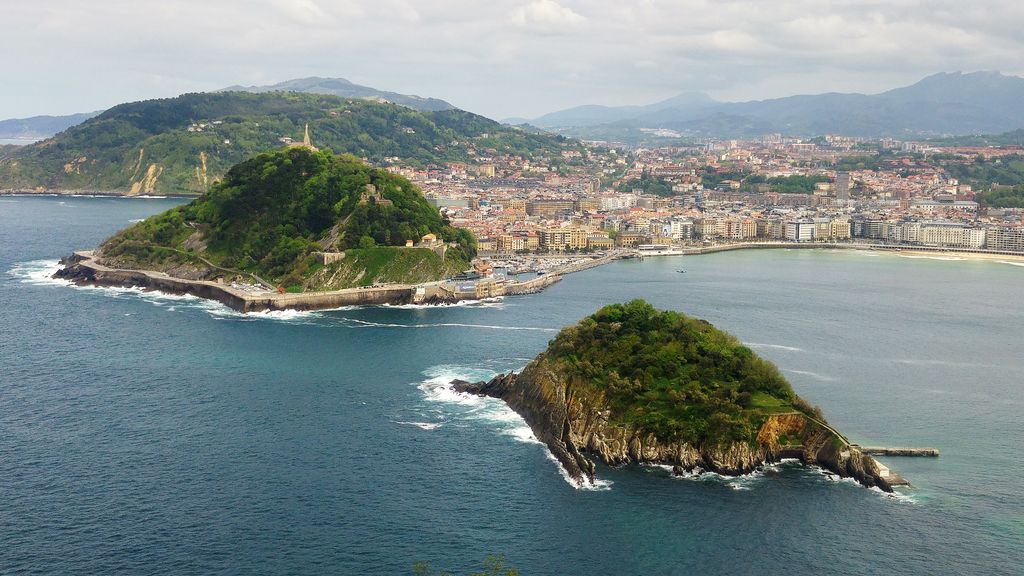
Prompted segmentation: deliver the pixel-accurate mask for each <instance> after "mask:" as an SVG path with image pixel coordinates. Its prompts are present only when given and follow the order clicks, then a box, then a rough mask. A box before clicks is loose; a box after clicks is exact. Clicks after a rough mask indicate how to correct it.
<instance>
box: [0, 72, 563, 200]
mask: <svg viewBox="0 0 1024 576" xmlns="http://www.w3.org/2000/svg"><path fill="white" fill-rule="evenodd" d="M306 125H308V126H309V130H310V133H311V135H312V141H313V143H314V144H315V145H316V146H318V147H321V148H329V149H331V150H334V151H337V152H344V153H349V154H353V155H355V156H357V157H361V158H365V159H367V160H368V161H370V162H372V163H374V164H377V165H382V164H388V163H400V164H404V165H413V166H427V165H431V164H440V163H444V162H473V161H474V159H475V158H477V157H479V156H494V155H499V154H512V155H518V156H522V157H525V158H528V159H534V158H538V157H548V158H558V157H560V153H561V151H562V150H564V149H581V148H580V146H581V145H580V144H579V143H577V142H575V141H571V140H568V139H566V138H563V137H559V136H551V135H542V134H534V133H528V132H526V131H523V130H518V129H516V128H511V127H507V126H503V125H501V124H498V123H497V122H494V121H493V120H489V119H487V118H484V117H482V116H477V115H476V114H471V113H469V112H465V111H462V110H441V111H435V112H417V111H415V110H411V109H409V108H406V107H403V106H399V105H396V104H390V103H379V102H372V101H368V100H345V99H342V98H339V97H336V96H327V95H318V94H301V93H295V92H273V93H266V94H250V93H244V92H222V93H213V94H186V95H183V96H179V97H177V98H169V99H162V100H148V101H144V102H134V103H130V104H121V105H119V106H115V107H113V108H111V109H110V110H107V111H106V112H103V113H102V114H100V115H99V116H97V117H95V118H92V119H90V120H88V121H86V122H84V123H82V124H80V125H78V126H75V127H72V128H70V129H68V130H66V131H65V132H62V133H60V134H58V135H57V136H55V137H54V138H51V139H48V140H44V141H42V142H39V143H36V144H33V145H31V146H24V147H21V148H19V149H17V150H14V151H8V152H6V153H5V154H4V155H3V156H2V157H0V190H2V189H21V190H33V189H37V190H58V191H75V190H80V191H112V192H119V193H126V194H201V193H203V192H206V191H207V190H209V189H210V186H211V185H212V184H213V183H214V182H216V181H217V180H218V179H219V178H221V177H222V176H223V175H224V173H225V172H227V169H228V168H229V167H231V166H233V165H235V164H237V163H239V162H241V161H243V160H245V159H246V158H249V157H251V156H253V155H254V154H258V153H260V152H266V151H269V150H273V149H275V148H278V147H280V146H282V141H286V140H283V139H289V138H290V139H294V140H295V141H301V140H302V137H303V132H304V128H305V126H306Z"/></svg>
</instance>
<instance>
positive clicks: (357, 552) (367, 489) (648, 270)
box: [0, 197, 1024, 575]
mask: <svg viewBox="0 0 1024 576" xmlns="http://www.w3.org/2000/svg"><path fill="white" fill-rule="evenodd" d="M175 203H176V201H173V200H119V199H102V198H70V199H57V198H11V197H6V198H2V197H0V303H2V304H0V334H2V348H0V573H3V574H157V573H158V574H283V573H287V574H409V573H411V571H412V564H413V563H414V562H416V561H426V562H429V563H430V564H431V565H432V566H433V567H435V568H436V569H441V568H445V569H451V570H454V571H457V572H459V573H464V572H468V571H469V570H470V569H473V568H475V567H477V566H478V565H479V563H480V561H481V560H482V559H483V557H484V556H486V555H488V554H491V553H504V554H505V555H506V556H507V558H508V562H509V563H510V564H512V565H514V566H516V567H518V568H519V569H520V570H521V572H522V573H523V574H524V575H536V574H609V575H611V574H695V573H722V574H726V573H728V574H763V573H780V572H786V573H791V574H825V573H829V574H880V573H887V574H1019V573H1020V570H1021V569H1020V559H1021V558H1022V557H1024V505H1022V501H1021V493H1022V489H1024V481H1022V475H1021V474H1022V472H1024V470H1022V465H1021V459H1020V456H1019V445H1020V444H1021V443H1022V441H1024V421H1022V418H1021V412H1022V410H1024V394H1022V389H1021V386H1022V381H1024V341H1022V338H1021V335H1022V332H1021V330H1022V329H1021V326H1022V325H1024V306H1022V305H1021V301H1020V296H1021V294H1022V287H1024V267H1020V266H1013V265H1010V264H1002V263H994V262H970V261H960V262H950V261H939V260H931V259H910V258H904V257H899V256H892V255H881V256H875V255H867V254H859V253H850V252H819V251H796V250H794V251H785V250H779V251H753V252H734V253H726V254H717V255H709V256H701V257H690V258H686V259H685V260H679V259H671V258H669V259H663V260H657V259H648V260H647V261H645V262H643V263H640V262H620V263H616V264H613V265H609V266H605V267H602V268H598V269H594V270H591V271H588V272H585V273H581V274H577V275H573V276H571V277H569V278H566V279H565V280H564V281H563V282H561V283H559V284H558V285H556V286H554V287H552V288H551V289H550V290H548V291H547V292H545V293H544V294H540V295H535V296H529V297H521V298H510V299H506V300H504V301H502V302H494V303H486V304H484V305H478V306H463V307H449V308H435V309H402V308H371V309H354V310H339V311H330V312H322V313H306V314H295V313H292V314H280V315H271V316H250V317H244V316H240V315H237V314H234V313H232V312H230V311H228V310H226V309H224V308H222V307H220V306H217V305H213V304H209V303H206V302H203V301H199V300H195V299H188V298H175V297H166V296H158V295H141V294H139V293H137V292H133V291H125V290H122V291H114V290H100V289H78V288H72V287H67V286H62V285H60V284H59V283H55V282H51V281H47V280H46V279H45V276H46V272H47V270H49V269H52V267H53V263H54V261H55V260H56V259H57V258H58V257H59V256H61V255H64V254H67V253H69V252H70V251H71V250H73V249H77V248H87V247H91V246H94V245H96V244H97V243H98V242H99V241H101V240H102V239H103V238H104V237H106V236H107V235H109V234H110V233H112V232H114V231H115V230H117V229H118V228H121V227H123V226H126V225H128V224H129V223H130V221H131V220H133V219H136V218H141V217H144V216H145V215H148V214H151V213H155V212H158V211H161V210H163V209H166V208H168V207H170V206H172V205H174V204H175ZM681 267H685V268H686V270H687V271H688V272H687V274H678V273H676V272H675V271H676V270H677V269H679V268H681ZM634 297H644V298H647V299H649V300H650V301H651V302H652V303H654V304H655V305H657V306H659V307H664V308H674V309H678V310H681V311H684V312H687V313H690V314H693V315H696V316H700V317H703V318H706V319H708V320H710V321H711V322H713V323H714V324H716V325H717V326H719V327H721V328H723V329H726V330H729V331H731V332H733V333H735V334H736V335H737V336H739V337H740V338H741V339H743V340H744V341H746V342H748V343H750V345H751V346H752V347H754V348H755V349H756V350H757V351H758V352H759V353H761V354H763V355H764V356H766V357H768V358H769V359H771V360H773V361H775V362H776V363H778V364H779V366H780V367H781V368H782V369H783V370H784V371H785V372H786V374H787V375H788V376H789V377H790V379H791V381H792V382H793V384H794V386H795V387H796V389H797V390H798V392H799V393H800V394H802V395H803V396H804V397H806V398H808V399H809V400H810V401H811V402H813V403H816V404H820V405H821V406H822V408H823V409H824V410H825V412H826V414H827V415H828V417H829V419H830V421H831V422H832V423H833V424H835V425H836V427H837V428H839V429H840V430H842V431H844V432H845V433H846V434H847V435H849V436H850V437H851V439H854V440H859V441H862V442H865V443H872V444H876V443H877V444H891V445H911V446H936V447H938V448H940V449H941V450H942V457H941V458H939V459H897V458H890V459H885V462H886V463H887V464H888V465H890V467H892V468H893V469H895V470H897V471H899V472H900V473H902V474H903V475H905V476H906V477H908V478H909V479H910V480H911V481H912V482H913V483H914V484H915V488H914V489H912V490H908V491H905V492H904V493H903V494H902V495H901V496H900V497H897V498H893V497H887V496H885V495H882V494H880V493H877V492H874V491H869V490H865V489H863V488H861V487H860V486H857V485H855V484H851V483H848V482H834V481H831V480H829V479H828V478H827V477H826V476H824V475H822V474H820V473H818V472H815V471H813V470H805V469H802V468H799V467H795V466H793V465H781V466H778V467H776V468H774V469H769V470H766V471H765V472H764V473H762V474H760V475H758V476H754V477H748V478H742V479H722V478H714V477H702V478H696V479H693V478H691V479H674V478H671V477H669V475H668V474H667V473H666V472H664V471H663V470H660V469H649V468H627V469H621V470H615V469H608V468H601V469H600V470H599V473H598V477H599V478H600V479H601V481H602V482H601V484H602V485H601V486H600V487H599V488H600V489H597V490H576V489H574V488H572V487H571V486H570V485H569V484H567V483H566V482H565V480H564V479H563V477H562V475H561V474H560V472H559V469H558V468H557V466H556V465H555V464H554V463H553V462H552V461H551V460H550V459H549V458H548V457H547V455H546V452H545V450H544V448H543V447H542V446H541V445H539V444H537V443H536V442H535V441H533V440H532V439H531V437H530V435H529V431H528V429H525V428H524V425H523V423H522V421H521V420H519V419H518V417H516V416H515V415H514V414H512V413H510V412H509V411H508V410H507V409H506V408H504V406H503V405H501V404H500V403H497V402H494V401H490V400H481V399H476V398H465V397H459V396H456V395H453V394H451V393H449V392H446V391H445V390H444V388H443V386H441V384H442V383H443V382H445V381H447V380H448V379H450V378H452V377H456V376H459V377H464V378H466V377H479V378H482V377H486V376H489V375H491V374H493V373H495V372H497V371H504V370H510V369H518V368H520V367H522V366H523V365H524V364H525V363H526V362H527V361H528V359H529V358H531V357H532V356H534V355H535V354H536V353H537V352H539V351H540V350H542V349H543V348H544V346H545V345H546V343H547V341H548V340H549V339H550V338H551V337H552V336H553V335H554V333H555V330H557V329H558V328H560V327H562V326H564V325H566V324H569V323H572V322H574V321H576V320H578V319H579V318H580V317H582V316H584V315H586V314H589V313H590V312H592V311H593V310H595V309H596V308H597V307H598V306H600V305H601V304H603V303H608V302H615V301H623V300H627V299H630V298H634Z"/></svg>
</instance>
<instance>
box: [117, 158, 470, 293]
mask: <svg viewBox="0 0 1024 576" xmlns="http://www.w3.org/2000/svg"><path fill="white" fill-rule="evenodd" d="M428 234H434V235H435V236H436V237H437V238H438V239H439V240H441V241H443V242H437V243H434V244H432V245H430V246H429V247H413V248H407V247H406V241H407V240H412V241H413V242H416V243H419V242H420V240H421V239H422V238H423V237H424V236H425V235H428ZM475 250H476V241H475V239H474V238H473V236H472V234H471V233H470V232H468V231H467V230H462V229H458V228H453V227H451V226H450V225H448V223H447V222H446V221H444V220H443V219H442V217H441V214H440V213H439V212H438V211H437V209H436V208H434V207H433V206H431V205H430V204H428V203H427V201H426V199H424V198H423V195H422V194H421V193H420V191H419V189H418V188H416V186H414V185H413V184H412V183H410V182H409V181H408V180H406V179H405V178H402V177H401V176H397V175H394V174H391V173H389V172H387V171H385V170H381V169H377V168H372V167H370V166H367V165H366V164H365V163H363V162H362V161H360V160H359V159H358V158H355V157H354V156H351V155H342V156H335V155H333V154H331V153H330V152H327V151H321V152H314V151H312V150H310V149H308V148H305V147H301V146H299V147H291V148H286V149H283V150H277V151H275V152H269V153H264V154H260V155H258V156H256V157H255V158H252V159H250V160H247V161H245V162H242V163H240V164H238V165H237V166H234V167H232V168H231V169H230V170H229V171H228V172H227V174H226V176H225V177H224V179H223V180H222V181H221V182H219V183H217V184H215V185H213V186H212V188H211V190H210V191H209V192H208V193H207V194H205V195H203V196H201V197H199V198H197V199H195V200H194V201H192V202H191V203H190V204H187V205H184V206H179V207H177V208H173V209H171V210H168V211H167V212H164V213H162V214H159V215H157V216H153V217H151V218H147V219H146V220H144V221H142V222H140V223H138V224H136V225H134V226H132V227H130V228H127V229H125V230H122V231H121V232H119V233H117V234H116V235H114V236H113V237H111V238H110V239H108V240H107V241H105V242H104V243H103V244H102V245H101V246H100V248H99V250H98V253H97V255H98V258H99V260H100V262H101V263H103V264H104V265H107V266H110V267H113V268H122V269H131V270H155V271H160V272H165V273H167V274H169V275H171V276H175V277H179V278H187V279H193V280H195V279H205V280H212V279H217V278H222V279H224V280H225V281H241V282H247V283H251V282H252V281H253V280H254V279H255V280H256V281H258V282H261V283H265V284H270V285H273V286H282V287H288V288H289V290H291V291H306V290H328V289H330V290H333V289H340V288H348V287H353V286H366V285H370V284H376V283H380V282H392V283H415V282H426V281H432V280H439V279H442V278H444V277H447V276H449V275H451V274H454V273H457V272H461V271H463V270H465V269H466V268H468V267H469V260H470V259H471V258H472V257H473V256H474V255H475ZM315 252H320V253H329V254H330V255H331V256H332V257H331V258H330V261H327V260H328V259H326V258H322V257H318V256H317V255H316V254H314V253H315Z"/></svg>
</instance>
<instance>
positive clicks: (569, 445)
mask: <svg viewBox="0 0 1024 576" xmlns="http://www.w3.org/2000/svg"><path fill="white" fill-rule="evenodd" d="M452 385H453V387H454V388H455V389H456V390H458V391H460V392H468V393H472V394H480V395H485V396H490V397H493V398H500V399H502V400H504V401H505V402H506V403H508V405H509V406H510V407H511V408H512V409H513V410H515V411H516V412H517V413H518V414H519V415H520V416H522V417H523V419H525V420H526V422H527V423H528V424H529V425H530V428H531V429H532V430H533V433H534V434H535V435H536V436H537V439H539V440H540V441H542V442H544V443H545V444H546V445H547V447H548V449H549V450H551V453H552V454H553V455H554V456H555V457H556V458H558V460H559V462H561V463H562V465H563V466H564V467H565V469H566V471H567V472H568V473H569V475H570V476H572V477H573V478H574V479H575V480H576V481H577V482H579V483H584V482H592V481H593V476H594V461H593V460H591V457H592V458H595V459H598V460H600V461H601V462H603V463H605V464H607V465H609V466H619V465H624V464H640V463H644V464H664V465H669V466H672V467H673V469H674V470H675V471H676V473H682V472H683V471H686V472H692V471H694V470H697V469H700V470H704V471H711V472H717V473H719V474H725V475H739V474H746V473H749V472H752V471H753V470H754V469H756V468H757V467H758V466H761V465H763V464H765V463H769V462H776V461H778V460H780V459H781V458H784V457H792V458H799V459H800V460H801V461H802V462H803V463H805V464H813V465H818V466H821V467H822V468H824V469H826V470H829V471H831V472H833V473H835V474H838V475H839V476H841V477H844V478H846V477H849V478H854V479H856V480H857V481H858V482H860V483H861V484H863V485H864V486H868V487H872V486H878V487H879V488H881V489H882V490H885V491H888V492H891V491H892V488H891V486H890V485H889V483H888V482H887V481H886V479H885V478H883V477H882V476H881V475H880V470H879V467H878V464H877V463H876V462H875V460H874V459H873V458H871V457H870V456H866V455H864V454H862V453H861V452H860V450H859V449H858V448H856V447H854V446H851V445H850V444H849V443H848V442H847V441H846V440H845V439H843V438H842V437H840V436H839V435H838V434H836V433H835V432H834V431H833V430H832V429H830V428H829V427H827V426H826V425H824V424H823V423H820V422H817V421H815V420H813V419H811V418H809V417H807V416H805V415H803V414H799V413H787V414H776V415H772V416H768V417H767V418H766V420H765V422H764V423H763V425H762V426H761V428H760V429H759V431H758V434H757V442H756V443H754V444H748V443H743V442H732V443H726V444H721V445H717V446H699V447H698V446H693V445H691V444H689V443H687V442H679V441H672V440H666V439H662V438H658V437H657V436H655V435H654V434H650V433H644V432H642V431H638V430H636V429H634V428H633V427H632V426H629V425H622V424H618V423H613V422H610V421H609V415H610V410H609V409H608V408H607V406H606V405H605V402H604V398H603V395H602V394H601V393H600V392H595V391H594V390H593V389H592V388H590V387H585V386H573V385H572V383H571V381H570V379H568V378H566V377H564V375H563V374H562V373H561V372H560V371H559V370H558V369H557V367H556V366H555V365H554V364H553V363H552V362H550V361H548V359H547V355H546V354H541V355H540V356H538V357H537V359H536V360H534V361H533V362H531V363H530V364H529V365H528V366H527V367H526V368H525V369H524V370H523V371H522V372H521V373H520V374H504V375H499V376H497V377H495V378H494V379H492V380H491V381H490V382H477V383H469V382H463V381H455V382H453V383H452Z"/></svg>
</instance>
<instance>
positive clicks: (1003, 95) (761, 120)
mask: <svg viewBox="0 0 1024 576" xmlns="http://www.w3.org/2000/svg"><path fill="white" fill-rule="evenodd" d="M529 123H530V124H532V125H534V126H539V127H541V128H546V129H553V130H556V131H558V132H560V133H562V134H566V135H571V136H579V137H584V138H587V137H609V138H611V139H616V138H628V137H630V136H633V137H638V136H640V135H642V134H643V133H644V132H643V130H647V131H650V130H652V129H667V130H673V131H676V132H678V133H680V134H682V135H687V136H698V137H700V136H718V137H745V136H757V135H761V134H768V133H774V132H778V133H782V134H787V135H793V136H819V135H823V134H844V135H849V136H865V137H885V136H889V137H928V136H944V135H962V134H982V133H1000V132H1006V131H1009V130H1013V129H1017V128H1024V78H1020V77H1017V76H1006V75H1003V74H1000V73H998V72H974V73H969V74H964V73H960V72H954V73H940V74H935V75H932V76H928V77H927V78H924V79H923V80H921V81H920V82H917V83H916V84H913V85H911V86H907V87H904V88H897V89H894V90H889V91H887V92H882V93H881V94H873V95H866V94H840V93H828V94H817V95H804V96H789V97H786V98H775V99H771V100H754V101H749V102H719V101H716V100H714V99H712V98H711V97H709V96H707V95H706V94H702V93H693V92H689V93H684V94H681V95H679V96H676V97H674V98H670V99H668V100H664V101H662V102H657V103H655V104H650V105H647V106H577V107H575V108H569V109H567V110H562V111H559V112H553V113H550V114H545V115H544V116H541V117H539V118H535V119H533V120H530V121H529Z"/></svg>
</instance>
